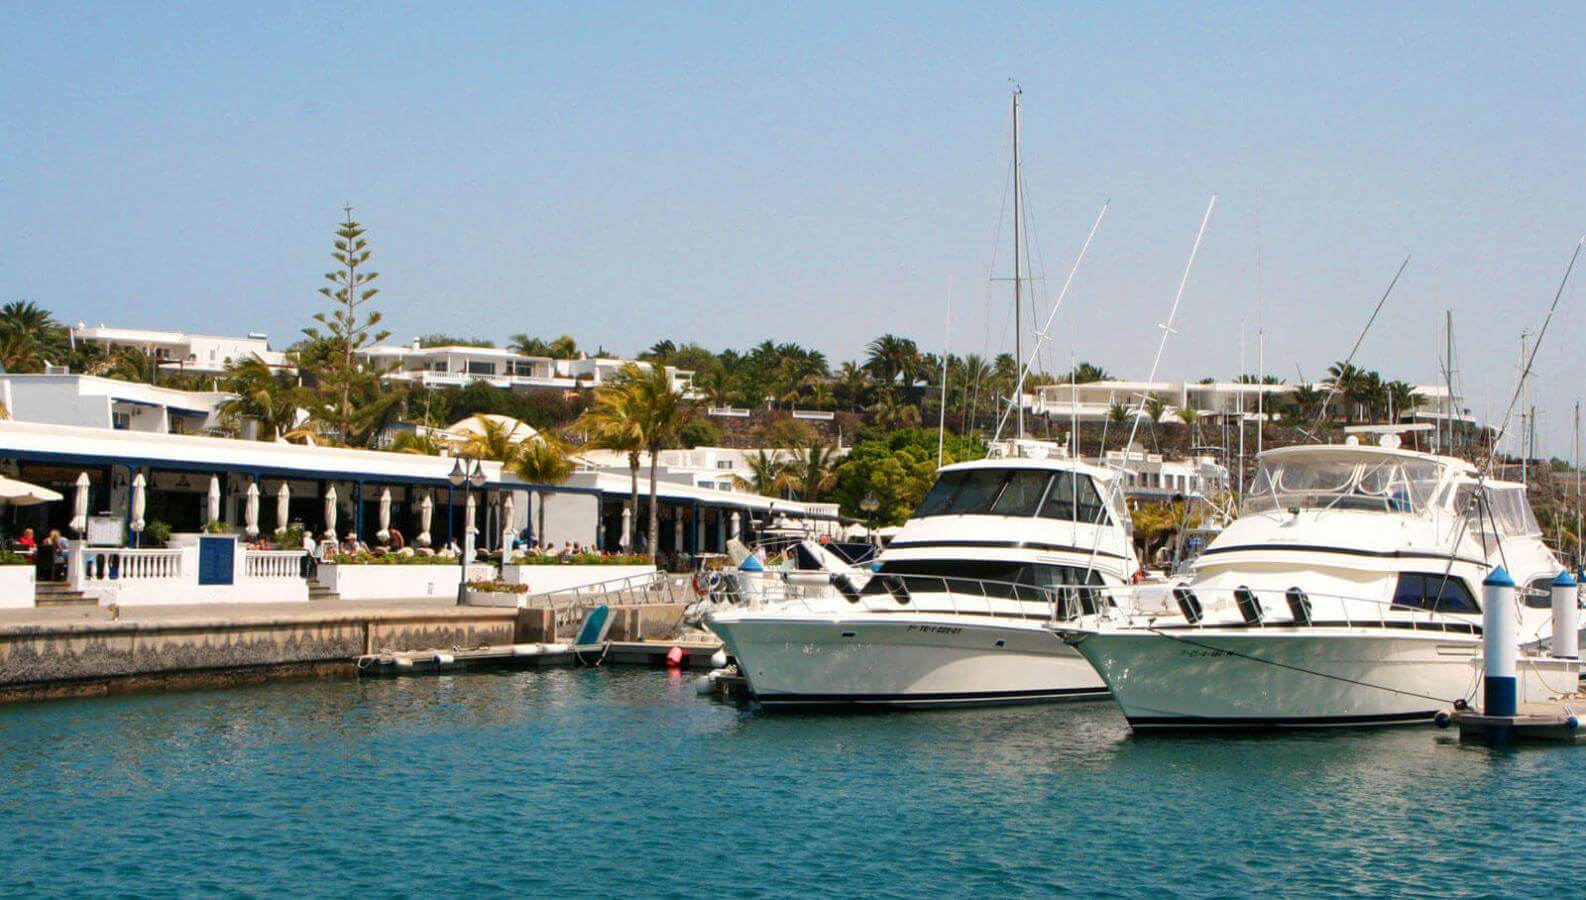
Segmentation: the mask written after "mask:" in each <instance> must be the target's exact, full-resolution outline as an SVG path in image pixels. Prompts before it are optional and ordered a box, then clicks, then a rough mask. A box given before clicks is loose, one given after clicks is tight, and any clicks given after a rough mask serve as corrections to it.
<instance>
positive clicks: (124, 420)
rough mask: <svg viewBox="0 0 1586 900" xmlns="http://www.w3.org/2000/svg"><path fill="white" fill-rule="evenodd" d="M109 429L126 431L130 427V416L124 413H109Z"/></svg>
mask: <svg viewBox="0 0 1586 900" xmlns="http://www.w3.org/2000/svg"><path fill="white" fill-rule="evenodd" d="M110 427H111V428H114V429H115V430H117V431H126V430H127V429H129V428H131V427H132V414H131V413H124V412H118V413H111V414H110Z"/></svg>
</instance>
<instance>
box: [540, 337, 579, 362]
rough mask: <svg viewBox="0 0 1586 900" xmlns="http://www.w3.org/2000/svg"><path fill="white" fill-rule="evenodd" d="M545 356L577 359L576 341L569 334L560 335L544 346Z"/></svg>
mask: <svg viewBox="0 0 1586 900" xmlns="http://www.w3.org/2000/svg"><path fill="white" fill-rule="evenodd" d="M545 349H546V354H545V355H546V356H549V357H551V358H552V359H577V358H578V342H577V341H575V340H573V338H572V336H571V335H566V334H564V335H562V336H561V337H559V338H557V339H556V340H554V341H551V342H550V344H548V345H547V346H546V348H545Z"/></svg>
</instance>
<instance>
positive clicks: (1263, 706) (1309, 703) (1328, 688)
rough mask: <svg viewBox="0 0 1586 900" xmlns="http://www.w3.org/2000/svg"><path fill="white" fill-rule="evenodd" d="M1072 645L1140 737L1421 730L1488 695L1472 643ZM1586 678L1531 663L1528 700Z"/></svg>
mask: <svg viewBox="0 0 1586 900" xmlns="http://www.w3.org/2000/svg"><path fill="white" fill-rule="evenodd" d="M1071 640H1073V643H1074V646H1075V648H1076V649H1077V650H1078V651H1079V652H1080V653H1081V654H1083V655H1084V657H1085V658H1086V660H1088V661H1089V662H1090V663H1091V665H1092V666H1094V667H1095V668H1096V671H1097V672H1098V673H1100V675H1101V676H1102V679H1103V680H1104V681H1105V682H1106V683H1107V686H1108V687H1109V688H1110V689H1111V691H1112V694H1113V697H1114V699H1115V700H1117V702H1118V705H1119V706H1120V707H1121V708H1122V710H1123V714H1124V717H1125V718H1127V719H1128V721H1129V725H1130V726H1131V727H1132V728H1134V729H1135V730H1137V731H1150V730H1170V729H1262V728H1269V729H1270V728H1323V727H1339V726H1346V727H1363V726H1375V725H1401V724H1412V723H1417V722H1428V721H1431V720H1432V719H1433V718H1434V717H1435V716H1436V715H1437V713H1438V712H1439V711H1441V710H1445V709H1448V708H1450V707H1451V706H1453V704H1454V702H1455V701H1457V700H1464V699H1467V698H1472V697H1477V696H1479V694H1480V677H1481V661H1480V653H1481V646H1480V638H1479V637H1475V636H1468V635H1452V634H1428V633H1415V632H1405V633H1402V634H1390V633H1381V632H1376V633H1373V632H1370V631H1360V630H1356V631H1321V632H1318V631H1315V630H1311V631H1303V632H1302V631H1298V630H1296V631H1292V632H1284V631H1281V630H1277V629H1263V630H1262V631H1261V632H1260V633H1255V634H1240V633H1234V632H1229V631H1216V630H1208V631H1201V630H1186V631H1184V632H1182V633H1175V632H1168V631H1147V630H1144V629H1138V630H1127V631H1117V632H1105V631H1104V632H1100V633H1083V634H1075V635H1072V637H1071ZM1576 677H1577V675H1576V673H1575V672H1574V671H1571V670H1570V667H1569V666H1568V665H1567V664H1565V663H1564V662H1563V661H1560V660H1535V659H1527V660H1524V661H1523V664H1522V666H1521V678H1520V691H1521V697H1522V699H1529V700H1540V699H1543V698H1544V697H1548V696H1557V694H1558V693H1559V691H1560V690H1561V689H1564V688H1565V687H1566V686H1567V685H1571V684H1573V683H1574V680H1575V678H1576Z"/></svg>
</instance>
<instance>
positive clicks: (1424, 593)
mask: <svg viewBox="0 0 1586 900" xmlns="http://www.w3.org/2000/svg"><path fill="white" fill-rule="evenodd" d="M1393 605H1394V606H1402V607H1409V608H1411V609H1429V610H1433V611H1435V612H1458V613H1473V612H1480V611H1481V607H1479V606H1477V605H1476V599H1475V597H1473V596H1471V593H1470V588H1469V587H1467V586H1466V585H1465V579H1463V578H1460V577H1458V576H1455V575H1449V576H1446V577H1445V576H1444V575H1443V574H1442V573H1440V572H1431V573H1419V572H1402V573H1400V574H1399V584H1398V586H1397V587H1395V588H1394V591H1393Z"/></svg>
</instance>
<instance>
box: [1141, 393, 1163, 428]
mask: <svg viewBox="0 0 1586 900" xmlns="http://www.w3.org/2000/svg"><path fill="white" fill-rule="evenodd" d="M1145 414H1146V415H1148V416H1150V417H1151V424H1152V425H1155V424H1157V423H1159V422H1161V421H1162V417H1163V416H1165V415H1167V401H1166V400H1163V399H1162V398H1161V397H1158V396H1157V395H1155V394H1149V395H1147V396H1146V398H1145Z"/></svg>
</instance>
